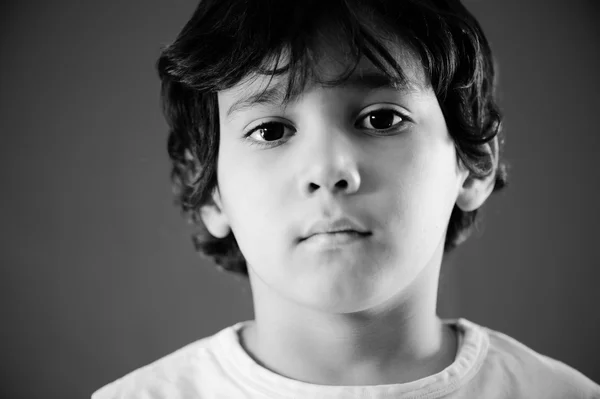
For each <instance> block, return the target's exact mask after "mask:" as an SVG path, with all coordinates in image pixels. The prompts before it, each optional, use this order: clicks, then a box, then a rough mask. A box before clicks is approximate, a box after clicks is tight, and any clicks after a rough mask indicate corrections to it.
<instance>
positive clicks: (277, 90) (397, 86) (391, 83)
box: [227, 72, 415, 118]
mask: <svg viewBox="0 0 600 399" xmlns="http://www.w3.org/2000/svg"><path fill="white" fill-rule="evenodd" d="M325 86H326V87H327V85H325ZM334 87H343V88H351V89H357V90H363V91H373V90H381V89H388V90H395V91H399V92H403V93H406V92H411V91H415V85H414V83H412V82H409V81H408V80H407V79H404V80H394V79H391V78H390V77H389V76H387V75H384V74H381V73H376V72H367V73H364V74H360V75H352V76H350V77H349V78H348V79H346V80H345V81H344V82H342V83H341V84H339V85H335V86H334ZM284 98H285V90H284V88H283V87H282V85H281V84H275V85H273V86H271V87H269V88H268V89H266V90H263V91H261V92H259V93H252V94H250V95H247V96H244V97H242V98H241V99H239V100H238V101H236V102H235V103H233V105H231V107H229V110H228V111H227V117H228V118H229V117H230V116H231V115H232V114H234V113H236V112H241V111H243V110H245V109H248V108H251V107H253V106H255V105H265V106H268V105H270V106H279V105H281V104H283V101H284ZM294 99H295V97H292V98H291V100H292V101H293V100H294Z"/></svg>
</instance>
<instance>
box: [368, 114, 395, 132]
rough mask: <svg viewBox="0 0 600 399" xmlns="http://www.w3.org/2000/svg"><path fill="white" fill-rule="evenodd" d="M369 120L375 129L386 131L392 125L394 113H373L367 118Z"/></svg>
mask: <svg viewBox="0 0 600 399" xmlns="http://www.w3.org/2000/svg"><path fill="white" fill-rule="evenodd" d="M369 120H370V122H371V125H372V126H373V127H374V128H375V129H388V128H389V127H391V126H392V123H394V113H392V112H390V111H378V112H373V113H372V114H371V115H370V116H369Z"/></svg>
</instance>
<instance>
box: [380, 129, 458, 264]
mask: <svg viewBox="0 0 600 399" xmlns="http://www.w3.org/2000/svg"><path fill="white" fill-rule="evenodd" d="M410 148H411V151H410V152H407V153H405V154H403V156H402V157H399V158H397V159H398V161H397V162H396V164H395V168H394V169H395V170H391V171H389V172H388V173H387V174H386V182H385V183H384V184H385V185H387V186H388V187H393V190H394V192H392V193H390V195H389V196H387V198H385V199H384V201H386V202H387V204H386V205H385V206H383V209H386V208H387V209H389V210H390V217H389V219H387V220H386V223H387V227H388V228H389V229H390V230H392V231H393V232H394V233H393V234H391V236H395V237H397V243H398V245H400V246H401V247H402V248H403V249H402V252H403V253H409V252H410V253H413V254H414V253H415V252H423V253H428V252H430V251H431V250H433V249H434V247H435V246H436V245H437V244H438V242H439V240H440V239H441V238H443V234H444V232H445V229H446V227H447V225H448V221H449V219H450V214H451V211H452V208H453V206H454V203H455V201H456V196H457V193H458V191H457V188H458V185H457V182H458V180H457V174H456V167H455V166H456V157H455V149H454V146H453V144H452V143H451V142H447V141H445V140H444V141H443V142H440V143H439V144H438V145H432V141H428V142H424V143H422V144H421V143H414V144H413V145H412V146H411V147H410ZM388 167H389V166H388Z"/></svg>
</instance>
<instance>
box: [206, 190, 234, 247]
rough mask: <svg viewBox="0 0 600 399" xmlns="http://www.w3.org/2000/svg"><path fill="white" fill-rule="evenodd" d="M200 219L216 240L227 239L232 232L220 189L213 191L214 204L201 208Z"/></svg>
mask: <svg viewBox="0 0 600 399" xmlns="http://www.w3.org/2000/svg"><path fill="white" fill-rule="evenodd" d="M200 217H201V218H202V222H203V223H204V225H205V226H206V229H207V230H208V232H209V233H210V234H211V235H213V236H214V237H216V238H225V237H227V235H228V234H229V233H230V232H231V227H230V225H229V220H228V219H227V215H226V214H225V212H223V206H222V202H221V194H220V193H219V189H218V187H216V188H215V189H214V190H213V193H212V202H211V203H209V204H206V205H202V207H201V208H200Z"/></svg>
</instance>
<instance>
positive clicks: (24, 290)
mask: <svg viewBox="0 0 600 399" xmlns="http://www.w3.org/2000/svg"><path fill="white" fill-rule="evenodd" d="M597 4H598V2H596V1H592V0H588V1H568V2H567V1H553V2H548V1H544V2H542V1H539V2H533V1H514V0H513V1H491V0H479V1H475V0H471V1H468V2H467V5H468V6H469V7H470V9H471V10H472V11H473V12H474V13H475V15H476V16H477V17H479V18H480V21H481V23H482V25H483V27H484V29H485V30H486V32H487V35H488V38H489V39H490V41H491V43H492V46H493V48H494V50H495V54H496V56H497V58H498V61H499V63H500V83H501V92H500V94H501V104H502V106H503V108H504V111H505V114H506V125H505V128H506V132H507V137H508V139H507V148H506V157H507V159H508V160H509V161H510V162H511V164H512V174H511V176H510V183H511V186H510V187H509V188H508V189H507V191H506V192H505V193H503V194H501V195H498V196H495V197H493V198H492V199H491V200H490V201H489V202H488V204H487V205H486V207H485V212H484V215H485V223H484V225H483V229H481V231H480V232H479V233H478V234H477V235H476V236H475V237H473V238H472V239H471V240H469V241H468V242H467V243H466V244H465V245H464V246H463V247H461V248H459V250H458V251H457V252H456V253H454V254H453V255H452V256H451V257H450V258H449V259H447V262H446V264H445V266H444V269H443V276H442V282H441V294H440V299H439V309H440V314H441V316H443V317H457V316H462V317H466V318H468V319H470V320H472V321H475V322H477V323H480V324H483V325H486V326H489V327H491V328H494V329H497V330H500V331H502V332H505V333H507V334H509V335H511V336H513V337H514V338H516V339H518V340H520V341H521V342H523V343H525V344H526V345H528V346H530V347H532V348H533V349H535V350H537V351H539V352H541V353H544V354H547V355H549V356H551V357H554V358H557V359H559V360H562V361H564V362H565V363H567V364H569V365H571V366H573V367H575V368H577V369H579V370H580V371H581V372H583V373H584V374H586V375H587V376H589V377H590V378H592V379H593V380H595V381H599V380H600V357H599V356H598V355H600V350H599V349H600V343H599V340H598V337H600V312H599V310H598V304H599V303H600V288H599V287H598V278H599V277H600V272H599V269H600V262H599V261H598V245H599V244H598V224H599V222H600V214H599V205H600V195H599V190H598V185H599V180H600V179H599V177H600V171H599V169H600V168H599V167H598V161H599V158H600V154H599V152H598V148H599V144H600V135H599V129H598V121H599V117H600V103H599V100H598V92H599V89H600V84H599V83H600V79H599V77H598V71H600V62H599V57H598V52H599V48H600V46H599V44H600V29H599V28H598V22H597V21H598V20H599V17H600V12H599V6H598V5H597ZM195 5H196V1H192V0H185V1H184V0H177V1H174V0H168V1H165V0H163V1H158V0H152V1H151V0H145V1H142V0H137V1H133V0H129V1H124V2H120V1H116V0H114V1H87V2H85V1H84V2H81V1H48V2H42V1H37V2H34V1H19V2H13V3H12V4H10V3H9V4H5V5H4V6H3V8H2V9H1V10H0V11H1V12H0V134H1V138H2V141H1V145H0V150H1V158H0V159H1V162H2V164H1V167H0V178H1V181H0V182H1V185H0V187H1V189H0V190H1V192H0V222H1V229H0V234H1V236H0V238H1V241H0V242H1V244H0V245H1V247H0V248H1V253H0V265H1V269H0V270H1V275H0V284H1V286H0V316H1V319H0V320H1V325H0V353H1V359H2V361H1V362H0V367H1V368H2V370H1V372H2V381H1V384H0V397H3V398H42V397H43V398H84V397H89V395H90V393H91V392H92V391H93V390H95V389H97V388H99V387H100V386H102V385H104V384H106V383H108V382H110V381H112V380H114V379H116V378H118V377H120V376H122V375H123V374H125V373H126V372H128V371H131V370H133V369H135V368H138V367H140V366H142V365H144V364H146V363H149V362H151V361H153V360H156V359H158V358H159V357H161V356H163V355H165V354H167V353H169V352H171V351H173V350H175V349H177V348H179V347H181V346H183V345H185V344H187V343H189V342H192V341H193V340H196V339H198V338H201V337H204V336H207V335H210V334H213V333H215V332H217V331H218V330H220V329H222V328H224V327H226V326H228V325H230V324H233V323H234V322H237V321H240V320H246V319H251V318H252V307H251V298H250V292H249V289H248V287H247V286H246V284H245V283H243V282H240V281H238V280H236V279H235V278H233V277H232V276H230V275H226V274H223V273H219V272H217V271H216V270H215V269H214V268H213V266H212V265H211V264H210V263H208V262H206V261H204V260H202V259H200V258H199V257H198V256H197V255H196V254H195V253H194V251H193V248H192V244H191V240H190V237H189V234H190V232H191V231H192V230H191V227H190V226H188V225H186V224H185V222H184V221H183V219H182V218H181V217H180V215H179V212H178V210H177V209H176V208H175V207H174V206H172V197H171V189H170V184H169V178H168V173H169V163H168V158H167V154H166V124H165V122H164V120H163V118H162V115H161V114H160V111H159V106H158V90H159V83H158V78H157V77H156V74H155V71H154V62H155V60H156V58H157V56H158V54H159V50H160V46H161V45H164V44H167V43H169V42H170V41H171V40H173V39H174V38H175V35H176V34H177V33H178V32H179V30H180V29H181V28H182V27H183V24H184V23H185V22H186V20H187V18H189V17H190V16H191V13H192V11H193V9H194V8H195Z"/></svg>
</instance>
